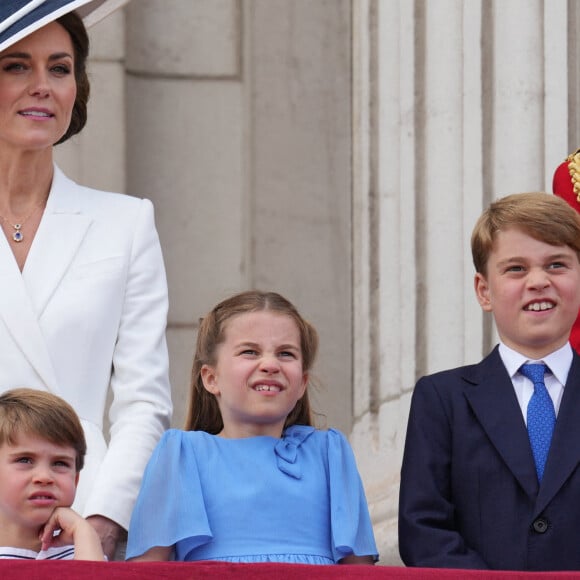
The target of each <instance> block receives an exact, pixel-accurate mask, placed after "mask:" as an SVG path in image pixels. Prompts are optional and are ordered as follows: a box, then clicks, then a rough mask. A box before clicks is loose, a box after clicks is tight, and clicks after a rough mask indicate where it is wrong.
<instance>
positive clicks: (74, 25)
mask: <svg viewBox="0 0 580 580" xmlns="http://www.w3.org/2000/svg"><path fill="white" fill-rule="evenodd" d="M56 22H58V23H59V24H60V25H61V26H62V27H63V28H64V29H65V30H66V31H67V32H68V34H69V36H70V39H71V42H72V45H73V51H74V60H75V64H74V66H75V69H74V73H75V81H76V85H77V96H76V98H75V102H74V105H73V110H72V115H71V120H70V125H69V126H68V129H67V131H66V133H65V134H64V135H63V136H62V137H61V138H60V139H59V140H58V141H57V142H56V143H55V144H56V145H58V144H59V143H64V142H65V141H67V140H68V139H70V138H71V137H72V136H73V135H76V134H77V133H80V131H81V130H82V128H83V127H84V126H85V125H86V123H87V103H88V102H89V95H90V92H91V87H90V83H89V77H88V75H87V58H88V57H89V36H88V34H87V29H86V28H85V25H84V24H83V21H82V18H81V17H80V16H78V15H77V14H76V13H75V12H69V13H68V14H65V15H64V16H61V17H60V18H57V20H56Z"/></svg>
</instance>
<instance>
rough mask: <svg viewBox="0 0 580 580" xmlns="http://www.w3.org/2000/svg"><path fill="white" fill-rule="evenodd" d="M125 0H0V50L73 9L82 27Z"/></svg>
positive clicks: (96, 20)
mask: <svg viewBox="0 0 580 580" xmlns="http://www.w3.org/2000/svg"><path fill="white" fill-rule="evenodd" d="M128 2H129V0H0V52H2V51H3V50H5V49H6V48H8V47H9V46H11V45H12V44H14V43H15V42H18V41H19V40H21V39H22V38H24V37H25V36H28V35H29V34H31V33H32V32H34V31H35V30H38V29H39V28H42V27H43V26H45V25H46V24H49V23H50V22H52V21H53V20H56V19H57V18H60V17H61V16H63V15H64V14H67V13H68V12H72V11H73V10H75V11H76V12H77V14H78V15H79V16H80V17H81V18H82V19H83V22H84V23H85V26H86V27H89V26H92V25H93V24H95V23H97V22H99V20H102V19H103V18H104V17H105V16H107V15H108V14H110V13H111V12H113V11H114V10H117V8H120V7H121V6H123V5H125V4H127V3H128Z"/></svg>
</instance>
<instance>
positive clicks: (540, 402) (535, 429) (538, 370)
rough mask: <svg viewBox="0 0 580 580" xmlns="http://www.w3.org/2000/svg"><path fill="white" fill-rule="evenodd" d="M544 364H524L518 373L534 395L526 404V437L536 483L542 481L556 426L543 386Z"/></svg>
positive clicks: (553, 413)
mask: <svg viewBox="0 0 580 580" xmlns="http://www.w3.org/2000/svg"><path fill="white" fill-rule="evenodd" d="M545 371H546V365H544V364H525V365H522V366H521V368H520V373H522V375H524V376H525V377H527V378H528V379H530V381H532V383H534V394H533V395H532V398H531V399H530V402H529V404H528V417H527V418H528V436H529V438H530V445H531V447H532V453H533V455H534V461H535V462H536V472H537V473H538V481H542V476H543V475H544V466H545V465H546V460H547V459H548V451H549V450H550V443H551V441H552V433H553V432H554V425H555V424H556V413H555V411H554V404H553V403H552V399H551V398H550V395H549V394H548V390H547V389H546V385H545V384H544V372H545Z"/></svg>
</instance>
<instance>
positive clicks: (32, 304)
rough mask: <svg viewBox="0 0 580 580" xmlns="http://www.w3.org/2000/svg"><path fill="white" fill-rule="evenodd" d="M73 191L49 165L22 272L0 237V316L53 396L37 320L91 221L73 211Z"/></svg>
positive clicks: (52, 375) (53, 382)
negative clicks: (43, 202)
mask: <svg viewBox="0 0 580 580" xmlns="http://www.w3.org/2000/svg"><path fill="white" fill-rule="evenodd" d="M77 189H78V186H76V184H74V182H72V181H70V180H69V179H67V178H66V177H65V176H64V175H63V174H62V173H61V172H60V171H59V170H58V168H56V167H55V174H54V178H53V183H52V187H51V192H50V195H49V200H48V203H47V207H46V209H45V213H44V215H43V218H42V221H41V224H40V226H39V228H38V231H37V233H36V236H35V238H34V241H33V243H32V247H31V249H30V252H29V254H28V257H27V260H26V264H25V266H24V271H23V272H22V273H21V272H20V270H19V269H18V265H17V264H16V260H15V259H14V255H13V254H12V250H11V249H10V247H9V245H8V241H7V240H6V237H5V236H3V235H1V236H0V283H1V285H2V292H0V318H2V320H3V321H4V323H5V325H6V328H7V330H8V332H9V333H10V335H11V336H12V338H13V340H14V342H15V343H16V344H17V345H18V347H19V348H20V350H21V351H22V353H23V355H24V357H25V358H26V359H27V360H28V362H29V363H30V365H31V366H32V367H33V368H34V369H35V371H36V372H37V373H38V375H39V376H40V377H41V379H42V380H43V381H44V383H45V384H46V386H47V388H48V389H49V390H51V391H52V392H54V393H56V394H59V389H58V384H57V380H56V374H55V372H54V368H53V366H52V361H51V358H50V353H49V352H48V348H47V345H46V342H45V339H44V336H43V334H42V329H41V327H40V324H39V320H40V318H41V315H42V312H43V311H44V309H45V307H46V305H47V303H48V301H49V300H50V297H51V296H52V295H53V294H54V292H55V290H56V288H57V287H58V285H59V283H60V281H61V280H62V277H63V276H64V274H65V272H66V270H67V269H68V268H69V266H70V264H71V261H72V259H73V258H74V256H75V254H76V253H77V251H78V248H79V246H80V244H81V242H82V240H83V238H84V236H85V234H86V232H87V229H88V227H89V225H90V223H91V220H90V218H88V217H86V216H84V215H82V214H81V213H80V211H79V209H78V196H75V193H76V190H77Z"/></svg>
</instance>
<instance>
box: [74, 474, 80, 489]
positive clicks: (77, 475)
mask: <svg viewBox="0 0 580 580" xmlns="http://www.w3.org/2000/svg"><path fill="white" fill-rule="evenodd" d="M79 476H80V473H79V472H78V471H77V474H76V475H75V487H76V486H77V485H78V484H79Z"/></svg>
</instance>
